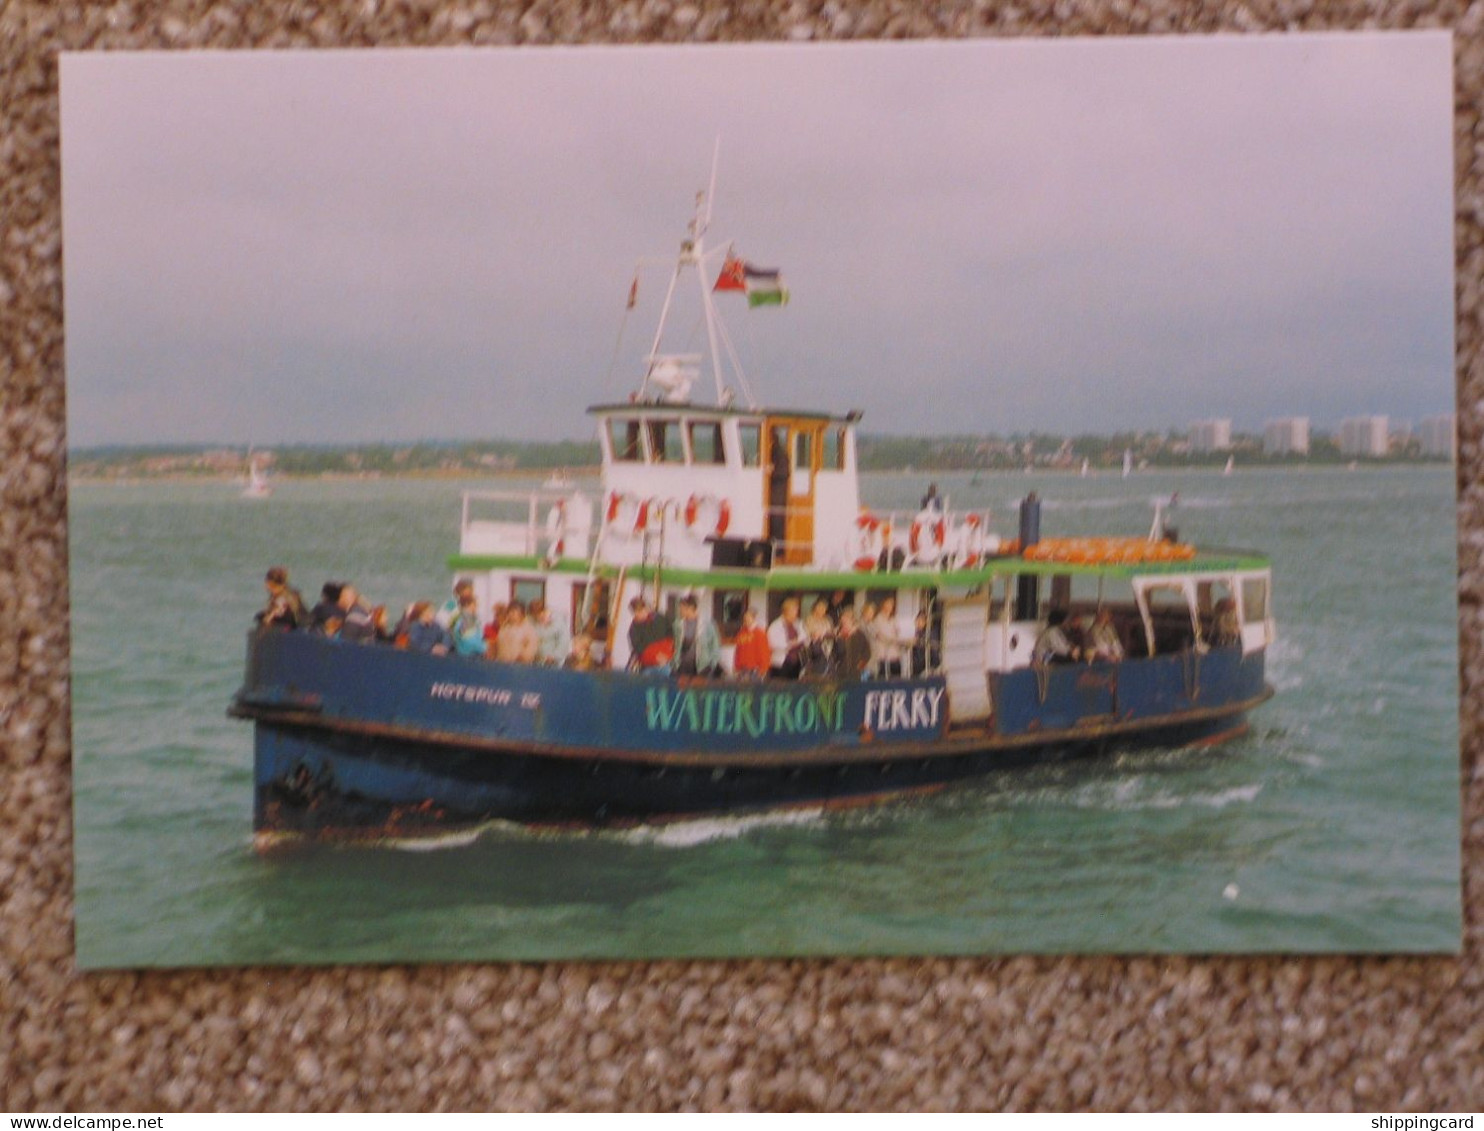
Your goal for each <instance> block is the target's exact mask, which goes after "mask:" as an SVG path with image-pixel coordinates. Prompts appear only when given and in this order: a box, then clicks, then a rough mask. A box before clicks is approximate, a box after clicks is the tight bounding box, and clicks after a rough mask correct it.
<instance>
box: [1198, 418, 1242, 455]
mask: <svg viewBox="0 0 1484 1131" xmlns="http://www.w3.org/2000/svg"><path fill="white" fill-rule="evenodd" d="M1231 446H1232V422H1231V421H1230V420H1197V421H1196V422H1195V423H1194V424H1192V425H1191V426H1190V450H1191V451H1193V452H1224V451H1226V450H1227V449H1228V448H1230V447H1231Z"/></svg>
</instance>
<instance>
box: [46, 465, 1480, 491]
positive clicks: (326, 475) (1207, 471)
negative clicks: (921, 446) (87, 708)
mask: <svg viewBox="0 0 1484 1131" xmlns="http://www.w3.org/2000/svg"><path fill="white" fill-rule="evenodd" d="M1353 462H1354V463H1355V467H1354V468H1352V467H1351V466H1350V461H1333V460H1325V461H1322V462H1317V463H1283V462H1278V461H1274V462H1271V463H1249V464H1245V465H1242V466H1240V467H1238V468H1236V469H1235V470H1233V472H1232V474H1231V475H1230V476H1226V475H1225V474H1224V469H1223V467H1222V466H1221V465H1220V464H1185V465H1181V464H1173V463H1169V464H1150V465H1148V466H1147V467H1142V468H1140V469H1138V470H1137V471H1134V472H1132V473H1130V474H1129V475H1128V476H1126V477H1125V476H1124V475H1123V473H1122V472H1121V471H1120V470H1119V469H1117V468H1102V469H1099V470H1096V471H1089V472H1088V473H1087V475H1085V476H1084V475H1082V474H1081V471H1080V469H1078V468H1075V467H1035V468H1032V469H1030V470H1028V471H1027V470H1025V469H1016V468H1007V467H996V468H981V469H977V470H976V469H973V468H942V467H913V466H903V467H876V468H863V469H861V471H860V474H861V475H915V476H918V477H920V478H922V479H924V480H928V479H931V478H933V477H934V476H943V477H947V476H954V477H959V476H969V477H975V476H978V477H980V478H985V479H988V478H1002V479H1023V478H1025V477H1026V476H1027V475H1050V476H1057V477H1063V478H1068V479H1083V478H1086V479H1118V480H1120V481H1121V480H1123V479H1124V478H1129V479H1137V478H1139V477H1140V476H1144V475H1149V474H1152V473H1156V472H1161V473H1163V472H1187V473H1193V474H1198V475H1214V476H1218V477H1220V478H1234V479H1240V478H1241V477H1242V476H1243V475H1244V474H1251V473H1252V472H1254V471H1292V472H1299V473H1310V472H1325V471H1340V472H1347V473H1348V472H1350V471H1375V470H1384V469H1388V468H1401V467H1416V468H1444V467H1452V466H1454V464H1453V461H1451V460H1443V459H1369V460H1356V461H1353ZM563 471H564V473H565V475H566V476H567V478H569V479H572V480H577V479H597V478H599V477H600V476H601V474H602V468H601V467H598V466H591V467H569V468H565V469H563ZM554 474H556V472H555V471H554V470H551V469H542V468H532V469H528V470H521V469H513V470H499V471H490V470H482V471H474V470H472V469H467V468H466V469H457V468H453V469H427V470H415V471H396V472H391V471H362V472H348V471H325V472H316V473H313V474H290V473H282V474H274V475H273V477H272V483H357V482H374V481H383V480H384V481H390V482H402V481H409V480H429V481H445V482H446V481H451V480H460V479H462V480H470V479H475V480H478V479H487V480H491V481H494V482H502V481H509V480H512V479H523V480H531V479H540V480H545V479H548V478H550V477H551V476H552V475H554ZM67 483H68V485H69V486H70V485H74V484H75V485H77V486H80V487H82V486H87V487H96V486H104V487H108V486H113V487H128V486H136V485H138V484H141V483H212V484H221V485H223V486H233V485H237V486H242V485H245V483H246V479H245V478H244V477H243V476H241V475H212V474H206V473H201V474H190V473H187V472H160V473H158V474H151V473H147V472H146V473H142V474H141V473H139V472H137V471H136V472H128V473H120V474H118V475H96V474H86V473H77V472H71V471H69V472H68V473H67Z"/></svg>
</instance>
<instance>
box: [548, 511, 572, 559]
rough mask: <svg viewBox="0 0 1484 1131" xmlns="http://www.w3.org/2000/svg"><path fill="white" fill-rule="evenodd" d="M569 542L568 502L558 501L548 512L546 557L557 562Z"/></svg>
mask: <svg viewBox="0 0 1484 1131" xmlns="http://www.w3.org/2000/svg"><path fill="white" fill-rule="evenodd" d="M566 540H567V500H566V499H558V500H557V501H556V502H554V503H553V504H552V505H551V510H549V511H547V512H546V541H547V549H546V556H547V557H548V558H551V559H552V560H553V561H555V560H556V559H557V558H560V557H561V556H562V551H563V550H564V549H565V543H566Z"/></svg>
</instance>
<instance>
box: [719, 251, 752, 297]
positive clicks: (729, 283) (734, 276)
mask: <svg viewBox="0 0 1484 1131" xmlns="http://www.w3.org/2000/svg"><path fill="white" fill-rule="evenodd" d="M711 289H712V290H715V291H745V290H746V289H747V263H746V261H745V260H741V259H738V258H737V257H736V256H735V255H728V256H727V258H726V262H725V263H723V264H722V265H721V274H720V275H718V276H717V277H716V286H714V287H713V288H711Z"/></svg>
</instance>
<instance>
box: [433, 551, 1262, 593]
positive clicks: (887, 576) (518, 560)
mask: <svg viewBox="0 0 1484 1131" xmlns="http://www.w3.org/2000/svg"><path fill="white" fill-rule="evenodd" d="M1271 564H1272V563H1271V562H1270V561H1269V559H1267V558H1265V557H1263V556H1262V555H1260V554H1254V553H1249V552H1246V551H1226V552H1223V553H1222V554H1220V555H1213V556H1211V557H1206V556H1204V555H1200V554H1197V555H1196V557H1195V558H1193V559H1191V560H1190V561H1184V562H1147V563H1145V564H1143V565H1131V564H1130V565H1124V564H1109V565H1074V564H1071V563H1067V562H1028V561H1025V560H1024V559H1023V558H1013V557H1012V558H990V559H988V560H987V561H985V562H984V564H982V565H979V566H976V567H974V568H973V569H955V570H939V569H901V570H894V571H886V570H872V571H869V572H866V571H862V570H809V569H799V568H797V567H783V568H780V569H774V570H755V569H679V568H672V569H664V570H661V571H659V573H660V579H661V581H663V582H665V583H666V584H669V585H674V586H682V587H685V588H688V589H855V590H863V589H930V588H935V587H936V588H947V589H957V588H964V589H972V588H973V587H974V586H976V585H982V584H983V583H984V582H986V581H988V580H989V579H990V578H994V577H1004V576H1007V575H1008V576H1012V577H1013V576H1020V575H1024V576H1035V577H1051V576H1053V575H1062V576H1072V577H1109V578H1113V579H1115V580H1119V581H1129V580H1132V579H1133V578H1135V577H1151V576H1156V575H1164V574H1188V573H1195V574H1205V573H1246V572H1250V571H1254V570H1264V569H1268V568H1270V567H1271ZM448 567H449V569H451V570H453V571H454V572H455V573H460V572H478V571H488V570H494V569H504V570H518V571H529V572H536V573H558V574H571V575H573V576H577V577H586V576H587V574H588V573H589V570H590V567H589V565H588V563H587V562H584V561H578V560H574V559H563V560H561V561H559V562H556V563H554V564H552V565H547V564H546V563H545V561H544V559H542V558H539V557H537V556H535V555H506V554H454V555H453V556H451V557H450V558H449V559H448ZM619 568H620V567H618V566H615V565H609V564H606V563H605V564H601V565H599V566H598V568H597V570H596V576H598V577H602V578H613V577H617V576H618V571H619ZM626 572H627V576H628V577H630V578H632V579H635V580H639V581H644V582H650V581H653V580H654V578H655V572H656V571H655V568H654V567H653V566H630V567H629V568H628V570H627V571H626Z"/></svg>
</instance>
